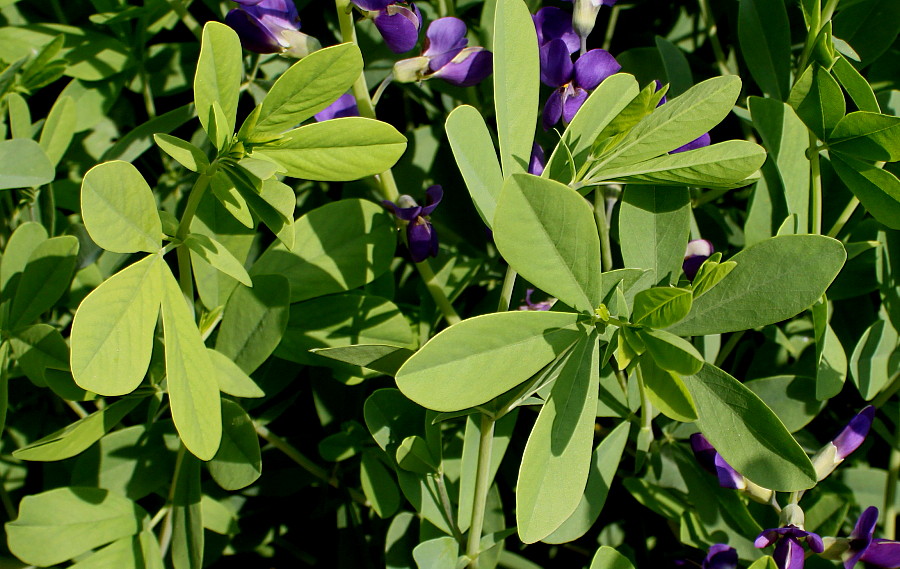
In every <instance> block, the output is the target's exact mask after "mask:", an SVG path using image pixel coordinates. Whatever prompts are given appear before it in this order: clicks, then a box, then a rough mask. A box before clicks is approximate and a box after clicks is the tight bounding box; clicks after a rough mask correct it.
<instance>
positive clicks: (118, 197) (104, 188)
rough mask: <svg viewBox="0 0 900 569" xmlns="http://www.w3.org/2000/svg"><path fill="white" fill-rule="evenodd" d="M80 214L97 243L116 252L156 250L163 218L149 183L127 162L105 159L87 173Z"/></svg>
mask: <svg viewBox="0 0 900 569" xmlns="http://www.w3.org/2000/svg"><path fill="white" fill-rule="evenodd" d="M81 217H82V219H83V220H84V226H85V227H86V228H87V230H88V233H89V234H90V235H91V239H93V240H94V243H96V244H97V245H99V246H100V247H103V248H104V249H106V250H107V251H112V252H114V253H136V252H138V251H145V252H147V253H155V252H157V251H159V249H160V247H162V222H160V220H159V214H158V213H157V212H156V200H154V199H153V192H152V191H151V190H150V186H148V185H147V182H146V181H145V180H144V177H143V176H141V173H140V172H138V170H137V168H135V167H134V166H132V165H131V164H129V163H128V162H119V161H114V162H104V163H103V164H99V165H97V166H94V167H93V168H91V169H90V170H88V173H87V174H85V175H84V180H83V181H82V183H81Z"/></svg>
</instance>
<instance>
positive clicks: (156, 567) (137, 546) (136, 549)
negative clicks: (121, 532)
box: [69, 530, 165, 569]
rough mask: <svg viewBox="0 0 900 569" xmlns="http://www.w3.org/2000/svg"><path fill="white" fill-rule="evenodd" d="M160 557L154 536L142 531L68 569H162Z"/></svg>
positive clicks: (120, 540)
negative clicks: (111, 568) (113, 568)
mask: <svg viewBox="0 0 900 569" xmlns="http://www.w3.org/2000/svg"><path fill="white" fill-rule="evenodd" d="M162 557H163V556H162V551H160V549H159V542H158V541H157V540H156V535H155V534H154V533H153V532H152V531H149V530H144V531H142V532H141V533H139V534H138V535H135V536H132V537H123V538H122V539H119V540H117V541H114V542H112V543H111V544H109V545H107V546H106V547H104V548H103V549H100V550H98V551H97V552H96V553H94V554H93V555H91V556H90V557H86V558H84V559H82V560H81V561H79V562H78V563H76V564H74V565H71V566H70V568H69V569H108V568H110V567H115V568H116V569H164V567H165V566H164V565H163V561H162Z"/></svg>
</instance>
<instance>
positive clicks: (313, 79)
mask: <svg viewBox="0 0 900 569" xmlns="http://www.w3.org/2000/svg"><path fill="white" fill-rule="evenodd" d="M362 68H363V61H362V56H361V54H360V53H359V48H357V47H356V45H354V44H352V43H345V44H340V45H335V46H332V47H326V48H325V49H320V50H318V51H315V52H313V53H311V54H309V55H308V56H306V57H304V58H303V59H301V60H300V61H298V62H297V63H295V64H294V65H292V66H291V67H290V68H289V69H288V70H287V71H285V72H284V73H282V74H281V76H280V77H279V78H278V80H277V81H275V83H274V84H273V85H272V87H271V88H270V89H269V92H268V94H266V98H265V99H263V102H262V108H261V110H260V113H259V118H258V119H257V122H256V127H255V128H254V129H253V135H252V137H254V138H255V137H256V136H257V135H258V134H260V133H262V134H279V133H282V132H284V131H286V130H288V129H289V128H292V127H294V126H296V125H298V124H300V123H302V122H303V121H305V120H306V119H308V118H310V117H311V116H313V115H314V114H316V113H318V112H319V111H321V110H322V109H324V108H325V107H327V106H328V105H330V104H331V103H332V102H334V101H335V100H336V99H337V98H338V97H340V96H341V95H343V94H344V93H346V92H347V90H348V89H349V88H350V86H351V85H353V82H354V81H355V80H356V78H357V77H359V74H360V73H362Z"/></svg>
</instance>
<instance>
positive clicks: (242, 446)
mask: <svg viewBox="0 0 900 569" xmlns="http://www.w3.org/2000/svg"><path fill="white" fill-rule="evenodd" d="M222 424H223V429H222V444H221V445H219V450H218V451H217V452H216V456H214V457H213V459H212V460H211V461H209V463H208V464H207V468H209V473H210V475H212V477H213V480H215V481H216V484H218V485H219V486H221V487H222V488H224V489H225V490H240V489H241V488H246V487H247V486H249V485H251V484H253V483H254V482H256V479H257V478H259V476H260V474H262V458H261V454H260V448H259V436H258V435H257V434H256V429H255V428H254V426H253V419H251V418H250V415H248V414H247V413H246V412H245V411H244V410H243V409H242V408H241V406H240V405H238V404H237V403H235V402H234V401H230V400H228V399H223V400H222Z"/></svg>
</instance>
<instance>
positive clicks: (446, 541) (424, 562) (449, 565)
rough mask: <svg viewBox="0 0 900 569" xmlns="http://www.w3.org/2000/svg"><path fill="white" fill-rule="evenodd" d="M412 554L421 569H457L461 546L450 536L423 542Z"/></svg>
mask: <svg viewBox="0 0 900 569" xmlns="http://www.w3.org/2000/svg"><path fill="white" fill-rule="evenodd" d="M412 554H413V559H415V560H416V566H417V567H418V568H419V569H456V567H458V566H459V563H458V562H457V558H458V557H459V544H458V543H457V542H456V539H455V538H452V537H450V536H444V537H436V538H434V539H429V540H428V541H423V542H422V543H420V544H419V545H417V546H416V547H415V548H414V549H413V552H412Z"/></svg>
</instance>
